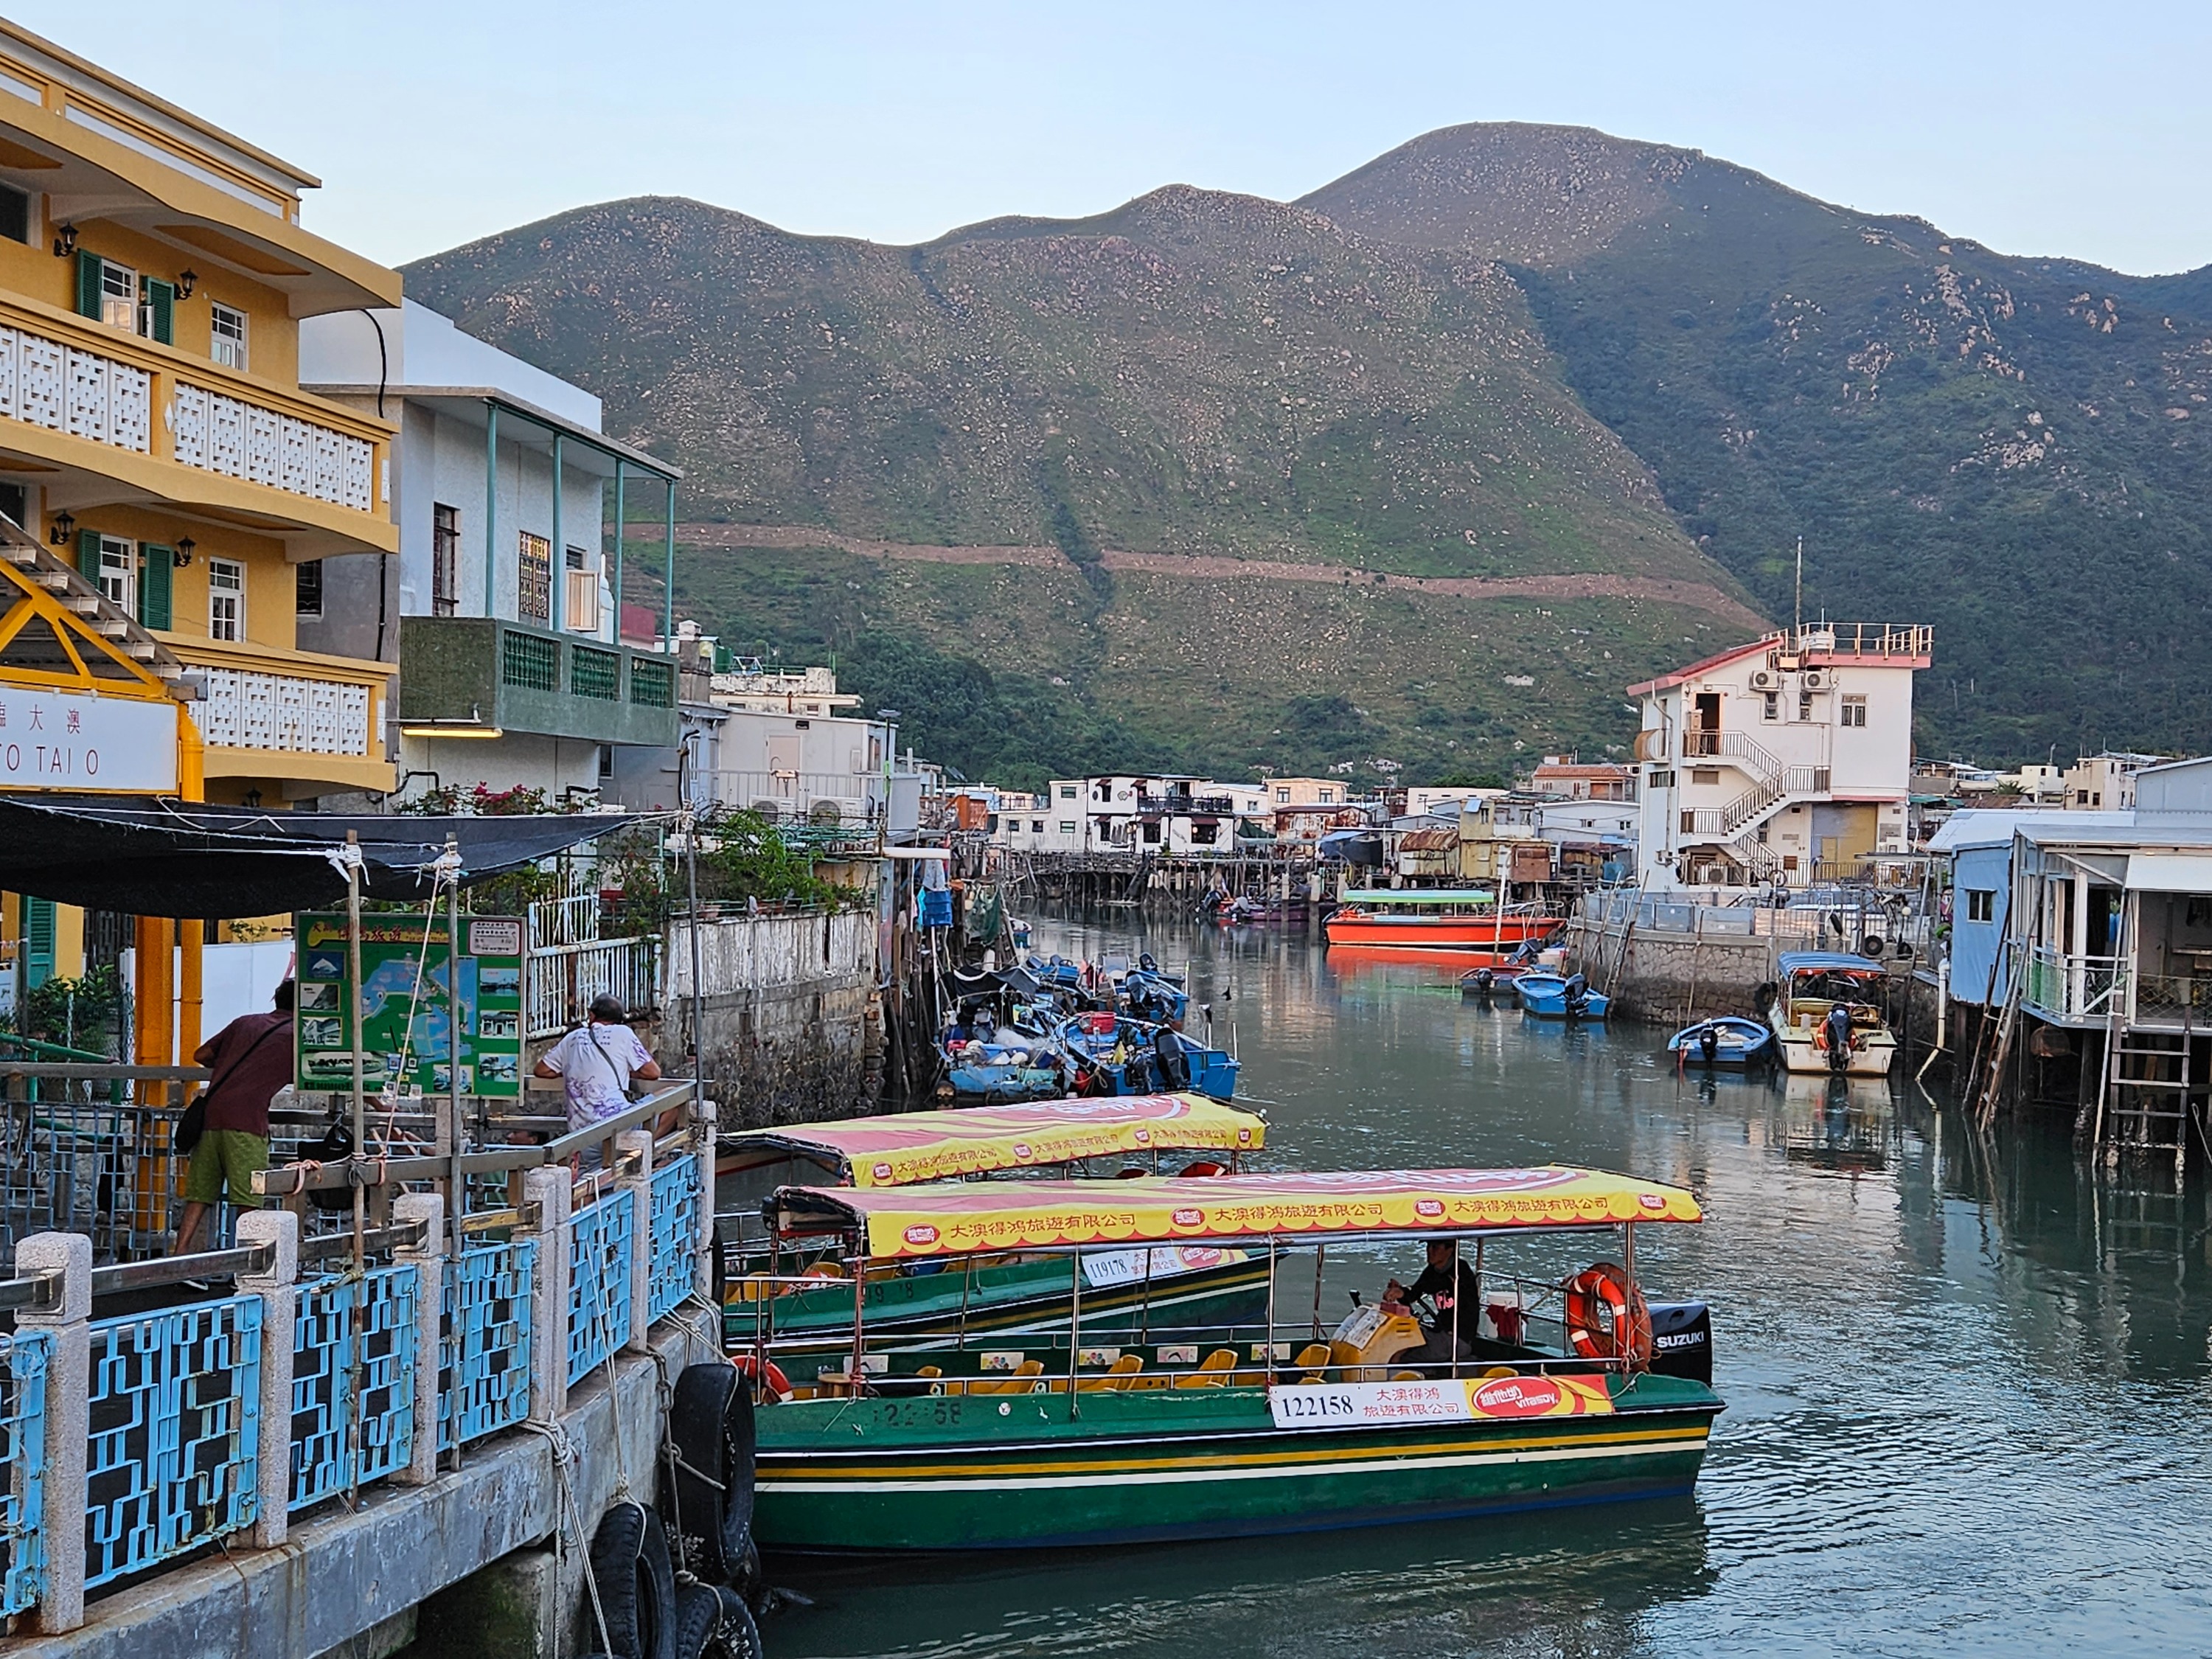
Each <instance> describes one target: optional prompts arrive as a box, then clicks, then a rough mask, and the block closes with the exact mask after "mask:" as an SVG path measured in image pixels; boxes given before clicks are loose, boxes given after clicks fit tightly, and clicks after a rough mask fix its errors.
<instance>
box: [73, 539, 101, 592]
mask: <svg viewBox="0 0 2212 1659" xmlns="http://www.w3.org/2000/svg"><path fill="white" fill-rule="evenodd" d="M76 573H77V574H78V575H80V576H82V577H83V578H84V579H85V580H87V581H88V582H90V583H91V584H92V585H93V586H94V587H97V586H100V532H98V531H97V530H80V531H78V532H76Z"/></svg>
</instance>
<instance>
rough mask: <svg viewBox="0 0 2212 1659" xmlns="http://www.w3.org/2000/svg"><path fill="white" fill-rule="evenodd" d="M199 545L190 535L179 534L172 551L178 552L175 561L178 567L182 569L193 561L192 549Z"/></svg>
mask: <svg viewBox="0 0 2212 1659" xmlns="http://www.w3.org/2000/svg"><path fill="white" fill-rule="evenodd" d="M198 545H199V544H198V543H197V542H196V541H194V540H193V539H192V538H191V537H190V536H179V537H178V538H177V544H176V546H175V547H174V548H173V550H172V551H173V552H174V553H175V554H176V560H175V563H176V567H177V568H178V569H179V570H182V569H183V568H185V566H186V565H188V564H190V563H191V562H192V550H193V549H194V548H196V547H197V546H198Z"/></svg>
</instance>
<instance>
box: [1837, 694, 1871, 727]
mask: <svg viewBox="0 0 2212 1659" xmlns="http://www.w3.org/2000/svg"><path fill="white" fill-rule="evenodd" d="M1843 723H1844V725H1845V726H1864V725H1865V724H1866V699H1865V698H1864V697H1845V698H1844V702H1843Z"/></svg>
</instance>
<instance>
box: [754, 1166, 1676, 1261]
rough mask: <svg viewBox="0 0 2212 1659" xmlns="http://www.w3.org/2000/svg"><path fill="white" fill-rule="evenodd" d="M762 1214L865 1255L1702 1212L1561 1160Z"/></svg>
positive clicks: (970, 1189) (1585, 1221)
mask: <svg viewBox="0 0 2212 1659" xmlns="http://www.w3.org/2000/svg"><path fill="white" fill-rule="evenodd" d="M767 1212H768V1218H769V1225H770V1226H771V1227H772V1228H774V1229H775V1230H776V1231H779V1232H782V1233H787V1234H805V1233H823V1232H836V1233H845V1234H848V1235H852V1236H854V1237H857V1238H858V1239H859V1240H860V1243H862V1244H863V1246H864V1248H865V1253H866V1255H869V1256H871V1257H877V1258H886V1257H901V1256H943V1255H968V1254H969V1253H971V1252H975V1251H983V1250H1008V1249H1038V1248H1043V1247H1048V1246H1054V1245H1057V1246H1060V1247H1061V1248H1066V1247H1069V1246H1077V1245H1085V1244H1124V1243H1179V1242H1182V1241H1185V1240H1194V1239H1229V1238H1265V1237H1281V1238H1311V1239H1316V1240H1320V1239H1326V1238H1328V1237H1334V1236H1340V1235H1343V1234H1348V1233H1377V1232H1385V1233H1425V1232H1437V1233H1455V1232H1473V1231H1491V1230H1501V1229H1515V1228H1542V1227H1573V1226H1595V1225H1606V1224H1608V1223H1619V1222H1633V1221H1699V1220H1702V1219H1703V1218H1704V1212H1703V1211H1702V1210H1700V1209H1699V1206H1698V1200H1697V1196H1696V1194H1692V1193H1691V1192H1689V1191H1687V1190H1686V1188H1680V1187H1669V1186H1665V1185H1662V1184H1661V1183H1660V1182H1652V1181H1641V1180H1638V1179H1637V1178H1636V1177H1634V1176H1622V1175H1610V1174H1607V1172H1605V1171H1604V1170H1577V1169H1571V1168H1568V1167H1566V1166H1565V1165H1562V1164H1550V1165H1547V1166H1545V1167H1543V1168H1541V1169H1530V1170H1367V1171H1353V1172H1340V1173H1333V1174H1326V1175H1249V1176H1210V1177H1207V1178H1206V1179H1203V1180H1179V1179H1176V1178H1173V1177H1160V1176H1147V1177H1145V1178H1143V1179H1140V1180H1131V1181H1112V1182H1100V1181H1037V1182H1018V1183H1006V1184H990V1185H970V1186H958V1187H909V1188H897V1189H885V1190H876V1191H868V1190H862V1189H856V1188H836V1189H830V1188H805V1187H786V1188H781V1190H780V1191H778V1192H777V1194H775V1197H774V1198H772V1199H770V1200H769V1202H768V1206H767Z"/></svg>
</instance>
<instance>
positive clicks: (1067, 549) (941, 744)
mask: <svg viewBox="0 0 2212 1659" xmlns="http://www.w3.org/2000/svg"><path fill="white" fill-rule="evenodd" d="M407 282H408V288H409V292H410V295H413V296H415V297H416V298H417V299H420V300H422V301H424V302H425V303H428V304H429V305H431V306H433V307H436V308H438V309H440V310H441V311H444V312H446V313H448V314H449V315H451V316H453V318H455V319H456V320H458V321H459V323H460V324H461V325H462V326H464V327H465V328H467V329H469V330H470V331H473V332H475V333H477V334H478V335H480V336H482V337H485V338H487V339H489V340H492V341H493V342H495V343H497V344H499V345H501V346H503V347H505V348H507V349H510V350H513V351H515V352H516V353H518V354H519V355H520V356H524V357H526V358H528V359H529V360H531V361H532V362H537V363H539V364H542V365H543V366H544V367H545V368H549V369H551V370H552V371H554V372H555V373H556V374H562V375H564V376H566V377H568V378H569V379H571V380H575V381H577V382H578V383H580V384H581V385H583V386H587V387H589V388H590V389H591V390H592V391H593V392H597V393H599V395H600V396H601V397H602V398H604V399H605V402H606V406H607V423H608V429H609V430H610V431H611V432H613V433H616V434H617V435H621V436H623V437H624V438H626V439H629V440H630V441H634V442H637V443H640V444H643V445H646V446H647V447H651V448H653V450H654V451H655V452H656V453H662V454H665V455H668V456H670V457H671V458H672V459H676V460H678V462H679V463H680V464H681V465H683V466H684V469H685V471H686V473H687V478H686V483H685V486H684V500H685V509H684V511H685V517H686V519H687V520H689V521H690V529H689V530H688V531H687V532H686V533H685V536H684V540H685V542H686V544H687V552H686V555H685V558H684V577H683V585H684V592H683V597H684V599H685V600H686V602H687V603H688V604H689V605H690V606H691V607H692V608H693V609H694V610H695V611H697V612H698V613H700V614H702V615H703V616H704V617H706V618H707V619H708V622H709V623H711V625H713V626H714V627H715V628H716V629H719V630H720V632H721V633H722V634H723V635H725V637H726V638H729V639H732V640H733V641H739V642H741V643H745V644H750V645H755V646H760V647H765V648H766V649H768V650H769V651H771V652H775V651H782V652H784V653H787V654H792V655H798V654H806V653H813V652H815V651H829V652H834V653H837V654H838V655H839V656H840V657H841V659H842V665H843V666H844V667H845V668H846V669H847V671H848V675H849V676H856V677H857V679H856V681H855V684H857V687H858V689H860V690H861V691H862V693H863V695H864V696H867V697H869V698H870V699H872V700H881V701H884V702H890V703H894V704H896V706H898V707H901V708H905V709H907V710H908V714H909V715H912V716H918V728H916V729H915V736H916V738H917V741H918V742H921V743H922V744H924V745H925V746H927V747H929V748H931V749H932V750H934V751H935V752H937V753H939V754H941V755H944V756H945V757H947V758H949V759H951V761H952V762H953V763H955V764H956V765H960V766H963V768H966V769H970V770H975V769H989V770H992V771H993V772H994V773H996V774H998V775H1008V776H1012V775H1025V776H1030V777H1034V776H1036V775H1040V774H1041V773H1042V771H1044V770H1046V769H1050V768H1053V767H1061V766H1065V767H1075V766H1079V765H1085V764H1088V765H1091V766H1099V765H1103V764H1107V763H1110V762H1111V761H1113V760H1114V759H1115V757H1120V758H1121V759H1122V760H1123V761H1124V762H1125V763H1138V762H1139V761H1140V760H1142V761H1150V762H1152V763H1161V764H1168V763H1173V764H1180V765H1183V766H1187V767H1189V768H1191V769H1231V768H1238V769H1242V768H1249V767H1250V766H1252V765H1255V764H1259V763H1270V762H1272V763H1278V764H1282V765H1288V766H1299V767H1306V766H1319V765H1324V764H1337V765H1342V764H1345V763H1360V764H1364V763H1370V762H1374V761H1380V762H1383V763H1384V769H1385V770H1387V769H1389V766H1390V765H1392V764H1395V765H1400V766H1411V767H1418V768H1419V769H1424V770H1426V771H1430V772H1434V771H1437V770H1438V769H1443V770H1449V769H1455V768H1458V769H1494V768H1497V767H1500V766H1503V765H1506V764H1509V763H1510V762H1511V760H1512V758H1513V757H1514V756H1515V755H1516V752H1518V751H1520V750H1526V749H1531V748H1535V747H1539V746H1542V745H1546V744H1556V743H1559V742H1560V741H1562V740H1565V741H1566V742H1569V743H1577V742H1579V743H1583V744H1589V745H1590V746H1592V747H1594V748H1595V747H1600V746H1603V745H1605V744H1614V745H1618V744H1620V743H1621V742H1623V741H1624V740H1625V737H1624V732H1623V729H1622V722H1621V720H1620V708H1619V701H1620V699H1619V689H1620V684H1621V683H1622V682H1623V681H1624V679H1626V678H1632V676H1633V675H1634V674H1636V673H1639V672H1643V671H1648V670H1650V669H1652V668H1655V667H1656V666H1658V665H1662V664H1663V663H1664V662H1665V661H1667V660H1668V659H1671V658H1672V657H1674V656H1675V655H1679V654H1680V651H1681V650H1682V649H1683V648H1684V646H1685V644H1686V642H1691V643H1695V644H1696V645H1698V646H1699V647H1700V648H1701V649H1702V648H1703V647H1704V646H1705V644H1706V643H1708V641H1706V640H1705V635H1706V634H1707V633H1709V632H1711V630H1713V629H1722V630H1723V633H1724V634H1728V633H1734V632H1737V631H1740V630H1741V629H1743V628H1746V627H1752V626H1756V625H1757V623H1758V621H1759V618H1758V617H1757V616H1756V614H1755V613H1754V612H1753V610H1752V609H1751V607H1750V606H1749V605H1747V603H1746V601H1745V598H1744V595H1743V593H1742V591H1741V589H1740V588H1739V587H1738V586H1736V585H1735V583H1734V582H1732V581H1731V580H1729V579H1728V578H1727V577H1726V576H1725V575H1723V574H1722V573H1721V571H1720V570H1719V568H1717V566H1716V565H1715V563H1714V562H1712V560H1711V558H1710V557H1709V556H1706V555H1705V553H1703V552H1701V551H1700V550H1699V549H1698V548H1697V547H1696V546H1695V545H1694V544H1692V542H1691V540H1690V538H1688V537H1687V536H1686V535H1685V534H1684V533H1683V532H1682V531H1681V530H1680V527H1679V526H1677V525H1676V523H1675V522H1674V520H1673V519H1672V517H1671V516H1670V515H1669V514H1668V512H1667V510H1666V508H1665V507H1664V504H1663V503H1662V501H1661V499H1660V495H1659V492H1658V489H1657V487H1656V484H1655V483H1654V481H1653V479H1652V477H1651V475H1650V471H1649V470H1648V469H1647V468H1646V467H1645V466H1644V465H1643V464H1642V462H1641V461H1639V460H1638V459H1637V457H1636V456H1635V455H1633V454H1632V453H1630V452H1629V451H1628V450H1627V449H1626V447H1624V446H1623V445H1622V444H1621V443H1620V441H1619V440H1618V439H1616V438H1615V437H1614V436H1613V434H1612V433H1610V432H1608V431H1607V429H1606V428H1604V427H1603V426H1602V425H1601V424H1600V423H1599V422H1596V421H1595V420H1593V419H1592V418H1591V417H1590V416H1589V414H1588V413H1587V412H1586V411H1585V410H1583V407H1582V406H1581V404H1580V403H1579V402H1578V401H1577V398H1575V396H1574V395H1573V394H1572V393H1571V392H1570V391H1568V390H1567V388H1566V387H1565V386H1563V385H1562V384H1561V382H1560V380H1559V374H1558V370H1557V366H1556V364H1555V362H1554V361H1553V356H1552V354H1551V353H1550V352H1549V350H1548V349H1547V348H1546V346H1545V344H1544V342H1543V340H1542V338H1541V335H1540V334H1539V332H1538V330H1537V328H1536V325H1535V323H1534V319H1533V318H1532V316H1531V315H1530V313H1529V311H1528V306H1527V303H1526V301H1525V300H1524V298H1523V296H1522V292H1521V290H1520V289H1519V288H1518V287H1517V286H1516V284H1515V283H1514V282H1513V281H1512V280H1511V279H1510V277H1509V276H1506V275H1505V274H1504V272H1503V271H1502V270H1500V269H1499V268H1498V266H1497V265H1496V264H1495V263H1493V262H1492V261H1489V260H1487V259H1480V258H1462V257H1460V256H1456V255H1453V254H1449V253H1437V252H1427V251H1416V250H1412V249H1408V248H1405V247H1402V246H1395V245H1394V244H1392V243H1389V242H1387V241H1377V240H1371V239H1369V238H1365V237H1361V236H1358V235H1353V234H1348V233H1346V231H1345V230H1344V229H1343V228H1340V226H1338V225H1336V224H1335V223H1334V222H1331V221H1330V220H1328V218H1326V217H1324V216H1321V215H1318V214H1316V213H1313V212H1310V211H1309V210H1304V209H1302V208H1297V207H1293V206H1288V205H1285V204H1281V203H1277V202H1267V201H1261V200H1258V199H1255V198H1253V197H1240V196H1232V195H1225V194H1222V193H1219V192H1212V191H1199V190H1193V189H1188V188H1186V187H1182V186H1174V187H1170V188H1167V189H1164V190H1160V191H1154V192H1152V194H1150V195H1147V196H1146V197H1141V198H1139V200H1137V201H1134V202H1132V203H1130V204H1127V205H1126V206H1125V207H1122V208H1121V209H1119V210H1116V211H1115V212H1113V213H1110V214H1106V215H1103V216H1100V217H1097V218H1095V219H1088V220H1083V221H1079V222H1048V221H1037V220H1012V219H1009V220H1000V221H996V222H991V223H988V224H984V225H979V226H975V227H972V228H969V229H966V230H963V231H958V232H956V233H954V234H951V235H950V236H947V237H945V238H944V239H943V240H939V241H937V242H934V243H932V244H930V245H928V246H924V247H917V248H890V247H883V246H876V245H873V244H870V243H866V242H860V241H854V240H842V239H836V238H817V237H801V236H794V235H791V234H787V233H785V232H783V231H781V230H778V229H775V228H774V227H771V226H769V225H765V224H763V223H761V222H758V221H757V220H753V219H750V218H747V217H745V216H743V215H741V214H737V213H732V212H727V211H724V210H719V209H714V208H710V207H706V206H702V205H701V204H697V203H693V202H688V201H680V200H671V199H665V198H647V199H641V200H634V201H626V202H618V203H613V204H606V205H603V206H599V207H592V208H586V209H583V210H578V211H576V212H573V213H568V214H564V215H562V216H559V217H557V218H555V219H551V220H549V221H546V222H544V223H542V224H538V225H532V226H529V227H526V228H523V229H520V230H517V231H513V232H510V233H508V234H504V235H501V236H495V237H492V238H489V239H487V240H484V241H482V242H478V243H475V244H472V245H471V246H467V247H464V248H460V249H457V250H455V251H453V252H450V253H447V254H442V255H440V256H438V257H437V258H432V259H428V260H425V261H423V262H422V263H421V264H417V265H415V266H411V267H410V268H409V270H408V271H407ZM714 521H726V522H714ZM931 688H939V690H937V691H935V692H933V691H932V690H931ZM952 688H958V690H957V691H955V690H951V689H952ZM978 711H981V712H980V714H979V713H978Z"/></svg>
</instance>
